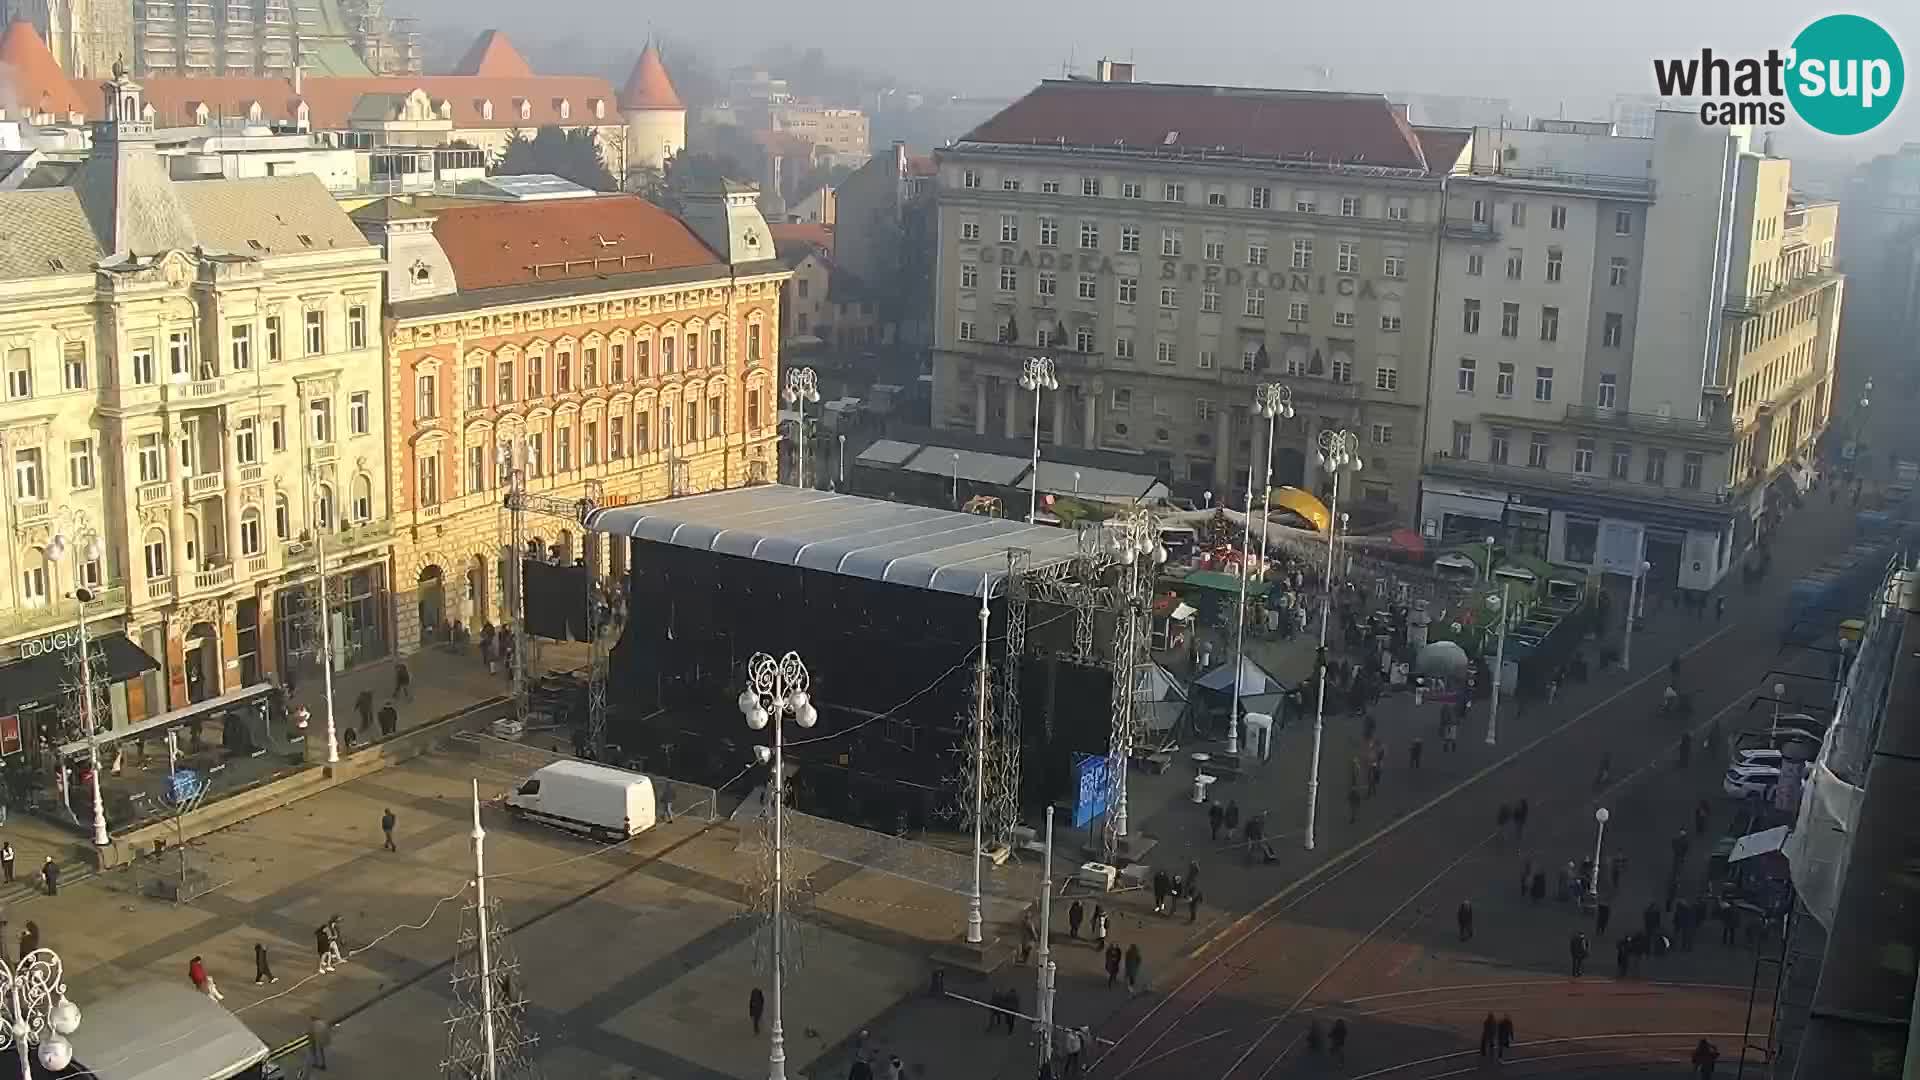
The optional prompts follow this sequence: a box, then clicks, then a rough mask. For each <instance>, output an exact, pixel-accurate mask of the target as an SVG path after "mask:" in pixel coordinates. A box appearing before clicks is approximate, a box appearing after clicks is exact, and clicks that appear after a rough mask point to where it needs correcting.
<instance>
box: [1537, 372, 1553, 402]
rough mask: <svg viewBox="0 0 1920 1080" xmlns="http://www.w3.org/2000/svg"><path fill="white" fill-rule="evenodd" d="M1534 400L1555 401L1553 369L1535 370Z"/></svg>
mask: <svg viewBox="0 0 1920 1080" xmlns="http://www.w3.org/2000/svg"><path fill="white" fill-rule="evenodd" d="M1533 400H1535V401H1552V400H1553V369H1552V368H1550V367H1537V368H1534V369H1533Z"/></svg>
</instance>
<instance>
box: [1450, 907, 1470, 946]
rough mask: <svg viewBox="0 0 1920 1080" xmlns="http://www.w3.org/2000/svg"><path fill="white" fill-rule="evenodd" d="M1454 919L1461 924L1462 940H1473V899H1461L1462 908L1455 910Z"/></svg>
mask: <svg viewBox="0 0 1920 1080" xmlns="http://www.w3.org/2000/svg"><path fill="white" fill-rule="evenodd" d="M1453 919H1454V921H1455V922H1456V923H1459V924H1460V940H1461V941H1472V940H1473V901H1471V900H1462V901H1460V910H1458V911H1456V912H1454V915H1453Z"/></svg>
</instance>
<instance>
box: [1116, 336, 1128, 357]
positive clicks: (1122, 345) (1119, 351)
mask: <svg viewBox="0 0 1920 1080" xmlns="http://www.w3.org/2000/svg"><path fill="white" fill-rule="evenodd" d="M1113 358H1114V359H1115V360H1131V359H1133V339H1132V338H1130V337H1117V338H1114V339H1113Z"/></svg>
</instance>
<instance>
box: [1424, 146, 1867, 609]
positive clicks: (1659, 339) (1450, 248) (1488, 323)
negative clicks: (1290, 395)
mask: <svg viewBox="0 0 1920 1080" xmlns="http://www.w3.org/2000/svg"><path fill="white" fill-rule="evenodd" d="M1469 156H1470V161H1468V162H1466V163H1464V164H1463V168H1462V170H1461V173H1460V175H1458V176H1457V177H1455V178H1454V179H1453V180H1452V181H1451V182H1450V185H1449V193H1448V197H1447V219H1446V225H1445V228H1444V236H1445V240H1444V245H1443V248H1442V251H1441V255H1440V275H1439V303H1438V309H1437V312H1436V315H1435V319H1436V324H1435V329H1434V372H1433V379H1432V388H1431V395H1430V399H1429V404H1428V412H1429V417H1428V423H1427V445H1426V450H1427V452H1428V454H1429V461H1428V465H1427V470H1426V477H1425V482H1424V484H1423V497H1422V500H1421V513H1420V519H1421V526H1422V530H1423V532H1424V534H1425V535H1426V536H1427V538H1428V539H1429V541H1430V542H1433V541H1439V542H1443V543H1451V542H1463V541H1471V540H1478V539H1481V538H1483V537H1485V536H1488V535H1493V536H1496V537H1498V538H1500V539H1501V541H1502V542H1503V543H1505V544H1507V545H1509V546H1510V547H1512V548H1513V549H1515V550H1518V551H1521V552H1523V553H1525V554H1528V555H1532V556H1536V557H1539V558H1543V559H1548V560H1551V561H1554V562H1559V563H1565V564H1571V565H1575V566H1580V567H1585V568H1590V569H1592V570H1596V571H1600V572H1603V573H1605V572H1612V573H1618V574H1623V575H1630V574H1632V573H1633V572H1634V571H1635V569H1636V568H1637V567H1638V566H1639V565H1640V564H1641V563H1642V562H1647V563H1651V564H1652V569H1651V571H1650V579H1651V582H1652V585H1651V587H1653V588H1656V589H1663V590H1664V589H1672V588H1681V589H1687V590H1695V591H1699V590H1706V589H1710V588H1712V587H1713V586H1714V585H1715V584H1716V583H1717V582H1718V581H1719V580H1720V578H1721V576H1722V575H1724V574H1725V573H1726V572H1727V570H1728V568H1729V566H1730V565H1731V564H1732V562H1733V561H1734V559H1735V558H1737V556H1738V555H1739V553H1740V552H1741V551H1743V550H1744V549H1745V548H1746V547H1747V545H1748V544H1749V543H1750V542H1751V540H1752V539H1753V537H1754V535H1755V532H1756V529H1757V528H1758V527H1759V525H1760V523H1761V522H1762V521H1763V520H1764V518H1765V516H1766V511H1767V509H1768V507H1769V506H1770V504H1771V500H1773V499H1774V498H1776V497H1778V496H1779V495H1780V494H1781V493H1782V488H1780V487H1778V486H1776V484H1795V483H1801V482H1803V480H1804V477H1805V475H1806V471H1805V470H1806V466H1807V465H1809V464H1810V457H1809V451H1810V448H1811V445H1812V443H1813V440H1814V439H1816V438H1817V437H1818V436H1819V435H1820V433H1821V432H1822V430H1824V428H1825V425H1826V421H1827V418H1828V409H1829V401H1830V398H1831V396H1832V392H1833V382H1832V376H1833V359H1834V345H1835V340H1836V333H1835V330H1836V327H1837V325H1838V318H1839V313H1840V307H1841V285H1842V282H1841V280H1840V278H1839V276H1838V275H1837V274H1836V273H1835V272H1834V271H1833V250H1834V230H1835V226H1836V221H1837V211H1836V208H1835V207H1834V206H1833V205H1832V204H1830V203H1829V204H1822V203H1815V202H1811V201H1808V200H1805V199H1803V198H1801V197H1800V196H1798V195H1796V194H1794V193H1793V191H1792V188H1791V185H1790V182H1789V181H1790V169H1791V163H1790V162H1788V161H1786V160H1785V159H1782V158H1777V157H1773V156H1771V155H1770V154H1768V153H1765V152H1763V151H1759V150H1756V149H1755V148H1754V147H1753V146H1752V145H1751V144H1750V142H1749V139H1748V135H1747V133H1746V132H1745V131H1743V130H1731V131H1730V130H1727V129H1719V128H1708V127H1703V126H1702V125H1701V124H1700V123H1699V122H1698V119H1697V117H1695V116H1694V115H1693V114H1692V113H1688V112H1664V111H1663V112H1659V113H1657V114H1656V116H1655V120H1654V127H1653V134H1652V136H1651V137H1649V138H1636V137H1628V136H1620V135H1616V134H1613V133H1612V129H1611V127H1610V125H1607V124H1598V125H1587V124H1577V123H1563V122H1558V121H1547V122H1538V123H1536V124H1535V125H1534V127H1533V129H1532V130H1515V129H1494V128H1479V129H1476V130H1475V131H1474V132H1473V135H1472V142H1471V146H1470V150H1469Z"/></svg>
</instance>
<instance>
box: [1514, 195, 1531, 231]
mask: <svg viewBox="0 0 1920 1080" xmlns="http://www.w3.org/2000/svg"><path fill="white" fill-rule="evenodd" d="M1512 214H1513V223H1514V224H1515V225H1525V224H1526V223H1527V204H1526V203H1523V202H1521V201H1520V200H1518V199H1515V200H1514V201H1513V209H1512Z"/></svg>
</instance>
